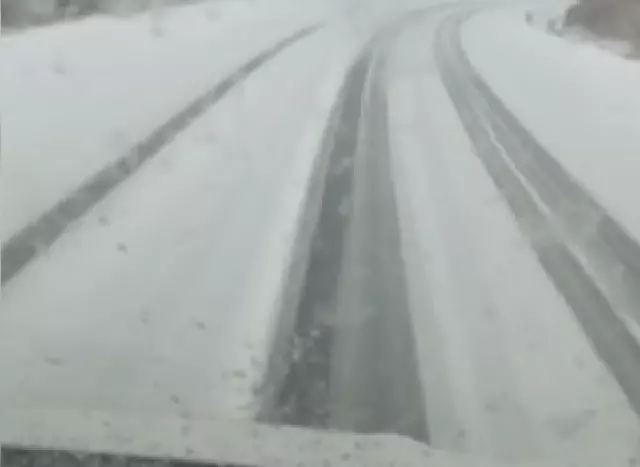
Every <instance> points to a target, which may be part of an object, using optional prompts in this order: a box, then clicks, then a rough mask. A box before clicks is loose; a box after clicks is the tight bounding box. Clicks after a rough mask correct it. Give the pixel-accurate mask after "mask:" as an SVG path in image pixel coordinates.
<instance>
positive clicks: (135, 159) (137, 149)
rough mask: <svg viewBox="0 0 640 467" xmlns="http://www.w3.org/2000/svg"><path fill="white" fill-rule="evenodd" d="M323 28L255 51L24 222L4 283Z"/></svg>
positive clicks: (9, 253)
mask: <svg viewBox="0 0 640 467" xmlns="http://www.w3.org/2000/svg"><path fill="white" fill-rule="evenodd" d="M319 28H320V25H316V26H311V27H307V28H304V29H301V30H299V31H297V32H295V33H294V34H292V35H291V36H288V37H286V38H285V39H283V40H281V41H279V42H277V43H276V44H275V45H274V46H272V47H270V48H269V49H267V50H265V51H263V52H262V53H260V54H259V55H257V56H255V57H254V58H252V59H251V60H249V61H248V62H246V63H245V64H244V65H242V66H241V67H240V68H239V69H238V70H236V71H235V72H234V73H232V74H231V75H229V76H228V77H227V78H225V79H223V80H222V81H221V82H219V83H218V84H217V85H216V86H215V87H213V88H212V89H210V90H209V91H207V92H206V93H205V94H203V95H201V96H200V97H198V98H197V99H195V100H194V101H192V102H191V103H189V104H188V105H187V106H186V107H184V108H183V109H182V110H181V111H180V112H178V113H177V114H175V115H174V116H172V117H171V118H169V120H167V121H166V122H164V123H163V124H162V125H160V126H159V127H158V128H156V129H155V130H154V131H153V132H152V133H151V134H150V135H148V136H147V137H146V138H145V139H144V140H142V141H140V142H139V143H137V144H136V145H135V146H134V147H133V148H132V149H131V150H130V151H129V152H128V153H127V154H125V155H123V156H122V157H121V158H119V159H118V160H116V161H115V162H113V163H112V164H110V165H108V166H106V167H105V168H103V169H102V170H100V171H99V172H98V173H96V174H95V175H93V176H92V177H91V178H89V179H88V180H87V181H85V182H84V183H83V184H82V185H80V186H79V187H78V188H77V189H76V190H74V191H73V192H72V193H70V194H69V195H68V196H67V197H65V198H64V199H62V200H61V201H59V202H58V203H57V204H56V205H55V206H53V207H52V208H51V209H49V210H48V211H47V212H46V213H44V214H43V215H42V216H40V217H39V218H38V219H37V220H36V221H34V222H33V223H31V224H29V225H27V226H26V227H24V228H23V229H22V230H21V231H19V232H18V233H17V234H15V235H14V236H12V237H11V238H10V239H9V240H8V241H7V242H5V243H4V244H3V245H2V258H1V262H2V265H1V268H0V269H1V276H2V279H1V281H2V284H3V285H4V284H6V283H7V282H8V281H10V280H11V279H12V278H13V277H15V276H16V275H17V274H18V273H19V272H20V271H21V270H22V269H23V268H24V267H25V266H26V265H27V264H28V263H29V262H30V261H32V260H33V259H34V258H36V257H37V256H39V255H40V254H41V253H42V252H44V251H46V250H47V249H48V248H49V247H51V245H53V244H54V243H55V242H56V240H57V239H58V238H60V236H61V235H62V234H63V233H64V231H65V230H66V229H67V228H68V227H69V225H70V224H71V223H73V222H75V221H77V220H78V219H80V218H81V217H82V216H84V215H85V214H86V213H87V212H88V211H89V210H90V209H91V208H92V207H94V206H95V205H96V204H97V203H98V202H99V201H100V200H102V199H103V198H104V197H105V196H106V195H107V194H108V193H109V192H110V191H111V190H113V189H114V188H116V187H117V186H118V185H120V184H121V183H122V182H124V181H125V180H127V179H128V178H129V177H130V176H131V175H133V174H134V173H135V172H136V171H137V170H138V169H139V168H140V167H141V166H142V165H143V164H144V163H145V162H147V161H148V160H150V159H151V158H152V157H153V156H155V155H156V154H157V153H158V152H159V151H160V150H161V149H162V148H163V147H164V146H166V145H167V144H168V143H169V142H171V140H173V139H174V138H175V137H176V136H177V135H178V134H179V133H180V132H182V131H184V130H185V129H186V128H187V127H188V126H189V125H190V124H191V123H192V122H193V121H194V120H195V119H197V118H198V117H200V116H201V115H202V114H203V113H204V112H206V111H207V110H209V109H210V108H211V107H212V106H214V105H215V104H216V103H217V102H219V101H220V100H221V99H222V98H224V97H225V96H226V95H227V94H228V93H229V91H231V89H233V87H234V86H237V85H238V84H240V83H242V82H243V81H244V80H246V79H247V78H248V77H249V76H250V75H251V74H252V73H253V72H254V71H256V70H257V69H258V68H259V67H261V66H262V65H264V64H266V63H267V62H268V61H270V60H272V59H273V58H275V57H276V56H277V55H278V54H279V53H281V52H282V51H284V50H285V49H286V48H288V47H290V46H292V45H293V44H295V43H296V42H298V41H299V40H301V39H303V38H304V37H307V36H309V35H310V34H312V33H313V32H315V31H316V30H318V29H319Z"/></svg>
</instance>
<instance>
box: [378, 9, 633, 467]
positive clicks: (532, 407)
mask: <svg viewBox="0 0 640 467" xmlns="http://www.w3.org/2000/svg"><path fill="white" fill-rule="evenodd" d="M523 24H524V23H523V22H522V21H520V22H519V23H518V26H517V28H523V27H526V26H523ZM514 29H516V26H514ZM425 30H426V31H428V30H429V29H427V28H425V26H424V25H423V24H422V23H421V24H420V25H419V28H416V29H413V30H410V31H407V32H406V33H405V34H404V35H403V37H402V39H401V41H400V42H399V43H398V46H397V48H396V49H394V52H395V57H394V60H392V61H391V69H390V78H389V79H390V84H389V100H390V112H391V129H390V131H391V137H392V152H393V154H394V161H395V165H394V175H395V177H396V180H397V183H396V186H397V187H398V191H399V196H400V199H399V206H400V214H399V215H400V219H401V227H402V232H403V235H404V245H405V248H406V251H405V258H407V261H408V278H409V288H410V292H411V297H412V303H413V311H414V323H415V329H416V338H417V340H418V347H419V361H420V364H421V365H422V367H421V369H422V377H423V381H424V385H425V389H424V393H425V398H426V399H427V407H429V409H430V411H429V417H428V421H429V430H430V436H431V442H432V444H433V445H434V446H435V447H438V448H443V449H448V450H464V451H469V452H475V453H482V454H484V455H489V456H490V457H496V458H503V459H508V460H512V461H525V460H532V459H539V460H545V461H547V462H549V463H552V462H553V461H560V460H569V459H572V460H574V461H576V460H579V462H578V464H577V465H587V463H588V462H593V463H594V464H593V465H616V464H615V463H616V462H620V461H624V462H626V461H627V459H628V458H631V457H632V456H634V455H635V454H637V453H636V449H637V439H638V435H640V426H639V424H638V420H637V418H636V415H635V413H634V411H633V409H632V408H631V407H630V405H629V403H628V402H627V400H626V398H625V396H624V394H623V393H622V391H621V390H620V388H619V387H618V385H617V383H616V381H615V380H614V379H613V377H612V376H611V375H610V374H609V372H608V370H607V369H606V368H605V366H604V365H603V364H602V362H601V361H600V360H599V358H598V357H597V356H596V355H595V354H594V352H593V350H592V348H591V346H590V344H589V342H588V340H587V338H586V336H585V335H584V333H583V331H582V329H581V328H580V326H579V324H578V323H577V321H576V320H575V317H574V315H573V313H572V312H571V310H569V309H568V308H567V306H566V304H565V302H564V300H563V299H562V297H561V296H560V295H559V294H558V292H557V291H556V289H555V288H554V287H553V285H552V284H551V283H550V281H549V279H548V278H547V276H546V274H545V272H544V270H543V269H542V268H541V266H540V264H539V263H538V260H537V258H536V256H535V254H534V252H533V250H532V249H531V247H530V245H529V243H528V241H527V240H526V239H525V238H524V237H523V235H522V234H521V233H520V231H519V230H518V228H517V225H516V223H515V221H514V219H513V216H512V214H511V212H510V211H509V208H508V207H507V205H506V203H505V201H504V200H503V199H502V196H501V194H500V193H499V192H498V191H497V189H496V188H495V186H494V185H493V183H492V181H491V179H490V178H489V176H488V174H487V173H486V170H485V168H484V166H483V165H482V164H481V162H480V160H479V159H478V158H477V156H476V155H475V154H474V150H473V149H472V147H471V146H470V143H469V141H468V139H467V137H466V136H465V132H464V129H463V128H462V125H461V123H460V121H459V119H458V116H457V115H456V113H455V111H454V109H453V107H452V105H451V103H450V101H449V100H448V98H447V96H446V93H445V90H444V88H443V86H442V83H441V82H440V80H439V76H438V73H437V69H436V64H435V63H434V61H433V60H432V58H431V57H430V56H429V55H427V54H424V53H423V52H422V51H423V50H424V47H425V46H428V45H429V44H431V36H430V34H428V33H425ZM498 31H500V30H499V29H498ZM492 34H493V35H489V34H484V35H482V36H481V35H480V34H477V37H476V36H474V38H473V39H474V40H475V41H476V42H473V49H474V50H476V49H479V48H481V45H477V44H485V43H486V42H487V41H489V40H491V44H492V47H494V48H490V47H489V46H488V45H487V49H486V50H487V52H486V53H485V55H487V56H488V55H489V53H488V51H492V53H495V59H494V61H493V62H492V63H491V65H492V66H495V67H496V68H495V69H494V68H492V67H490V66H489V65H486V66H485V67H483V69H482V70H483V71H485V70H486V71H487V72H491V77H494V76H498V77H501V78H502V82H504V81H507V80H511V79H515V80H517V78H522V77H523V76H527V77H528V80H527V81H526V83H527V84H530V85H533V84H534V83H537V82H538V81H537V79H538V76H539V75H540V74H541V75H542V82H543V83H544V77H545V75H544V72H543V73H538V72H537V71H534V70H532V69H531V68H526V67H525V63H527V62H526V61H525V59H522V60H520V61H519V62H515V57H512V56H506V57H505V58H504V60H505V63H509V67H507V66H506V65H505V64H503V63H502V61H499V60H502V57H503V55H502V54H501V52H502V50H504V49H507V50H511V42H512V41H510V40H509V41H506V40H505V39H504V37H501V36H499V35H498V34H497V33H495V32H494V33H492ZM533 34H536V33H533ZM494 37H495V39H494ZM489 38H491V39H489ZM494 42H495V45H494ZM513 42H515V41H513ZM468 43H472V41H471V40H468ZM415 44H419V45H418V46H416V45H415ZM425 44H426V45H425ZM498 44H500V48H498ZM513 49H514V50H520V48H519V47H518V46H516V45H513ZM483 50H484V49H483ZM520 53H522V51H520ZM491 57H493V56H491ZM511 65H513V71H512V70H511ZM527 73H530V75H527ZM520 74H521V75H522V76H520ZM514 76H515V78H513V77H514ZM547 91H549V92H551V91H550V90H549V89H547ZM550 95H551V96H552V98H555V97H556V94H550ZM514 96H517V97H521V96H523V97H522V98H523V99H525V98H526V99H527V105H534V103H536V99H537V104H536V105H537V107H534V108H539V107H540V106H541V105H542V102H544V103H547V100H544V99H542V97H545V99H546V94H542V93H538V94H536V95H535V97H534V96H532V95H531V93H526V92H523V91H522V90H519V91H518V92H517V93H516V92H515V91H514V92H513V93H512V94H511V95H509V96H508V97H509V98H514ZM507 102H510V101H507ZM553 104H554V103H553V102H552V103H551V104H550V105H553ZM574 105H575V103H574ZM523 108H526V107H524V104H523ZM575 108H576V109H577V108H579V107H575ZM546 115H547V117H546V118H545V119H540V120H541V121H550V120H552V121H553V122H554V123H555V125H556V127H557V126H558V125H559V124H562V125H564V124H565V122H566V119H557V118H554V119H550V118H548V114H546ZM525 122H527V120H525ZM560 134H563V133H561V132H560ZM573 136H574V137H575V136H576V135H573ZM566 140H567V141H569V140H570V138H566ZM636 147H640V146H636ZM598 462H600V464H598Z"/></svg>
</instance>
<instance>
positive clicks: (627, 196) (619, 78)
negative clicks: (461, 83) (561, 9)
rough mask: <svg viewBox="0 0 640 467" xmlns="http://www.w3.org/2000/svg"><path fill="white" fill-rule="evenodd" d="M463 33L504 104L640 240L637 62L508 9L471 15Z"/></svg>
mask: <svg viewBox="0 0 640 467" xmlns="http://www.w3.org/2000/svg"><path fill="white" fill-rule="evenodd" d="M463 40H464V45H465V47H466V49H467V51H468V53H469V56H470V59H471V61H472V63H473V64H474V66H475V67H476V68H477V70H478V71H479V72H480V73H481V75H482V76H483V77H484V78H485V79H486V81H487V83H488V84H489V85H490V86H491V87H492V89H493V90H494V91H495V92H496V93H497V94H498V95H499V96H500V98H501V99H502V101H503V102H504V103H505V105H506V106H507V107H508V108H509V109H510V110H511V111H512V112H513V113H514V114H515V115H516V117H518V118H519V119H520V120H521V122H522V123H523V124H524V125H525V126H526V127H527V128H528V129H529V130H530V131H531V132H532V134H533V135H534V136H535V137H536V138H537V139H538V141H539V142H540V143H541V144H542V145H543V146H545V147H546V149H547V150H548V151H549V152H550V153H551V154H552V155H553V156H555V157H556V158H557V159H558V161H559V162H560V163H561V164H562V165H563V166H564V167H565V168H566V169H567V171H568V172H569V173H570V174H571V175H572V176H573V177H574V178H575V179H577V180H578V182H579V183H580V184H582V185H583V186H584V187H585V188H586V189H587V190H588V191H589V192H591V194H592V195H593V196H594V197H595V199H597V200H598V201H599V202H600V204H601V205H602V206H603V207H604V208H605V209H606V210H607V211H608V212H609V213H610V214H612V216H613V217H614V218H616V219H617V220H618V221H619V222H620V223H621V224H622V225H623V227H624V228H626V229H627V230H628V231H629V233H630V234H631V235H632V236H633V237H635V239H636V240H640V210H638V203H637V200H638V196H639V192H638V180H637V179H638V177H637V174H638V173H640V151H639V149H640V132H639V131H638V122H640V93H639V92H638V83H639V82H640V63H638V62H633V61H628V60H625V59H622V58H620V57H617V56H615V55H613V54H611V53H608V52H606V51H603V50H600V49H598V48H596V47H594V46H592V45H588V44H577V43H574V42H569V41H566V40H564V39H562V38H559V37H555V36H553V35H549V34H545V33H544V32H541V31H538V30H536V29H534V28H528V27H523V25H522V22H521V21H519V19H518V18H515V17H513V16H511V15H506V14H497V13H491V14H483V15H479V16H477V17H476V18H473V19H471V20H470V22H469V23H468V24H467V26H466V27H465V28H464V29H463Z"/></svg>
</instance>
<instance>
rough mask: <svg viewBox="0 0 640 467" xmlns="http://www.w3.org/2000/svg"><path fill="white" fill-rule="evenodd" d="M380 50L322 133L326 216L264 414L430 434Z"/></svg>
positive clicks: (320, 192) (321, 205)
mask: <svg viewBox="0 0 640 467" xmlns="http://www.w3.org/2000/svg"><path fill="white" fill-rule="evenodd" d="M396 28H397V25H395V26H394V27H392V28H389V29H385V32H388V31H390V30H395V29H396ZM384 35H385V36H386V34H384ZM376 46H377V44H376V43H375V41H374V43H373V44H371V45H370V46H368V47H367V48H366V49H365V51H364V52H363V53H362V55H361V56H360V57H359V58H358V59H357V60H356V61H355V63H354V65H352V67H351V69H350V70H349V72H348V74H347V78H346V79H345V83H344V85H343V88H342V90H341V92H340V94H339V97H338V100H337V104H336V107H335V109H334V111H333V114H332V117H331V118H330V121H329V125H328V127H327V129H326V130H325V136H324V141H323V143H322V152H321V154H320V155H319V156H318V159H319V160H320V161H321V162H318V164H317V166H318V167H317V168H318V172H319V173H316V175H315V176H314V181H312V184H311V187H310V189H309V190H310V191H309V195H308V196H307V198H308V199H307V205H308V207H307V212H309V213H314V212H315V213H317V214H315V215H314V214H311V215H314V216H316V217H315V219H314V220H313V221H312V220H310V219H309V218H307V219H306V221H304V222H306V227H305V226H303V227H302V228H301V229H300V230H301V232H302V233H301V234H300V235H302V236H304V235H309V237H310V243H309V244H308V245H307V247H308V253H306V252H305V251H302V252H298V253H299V255H297V256H299V257H300V256H305V255H308V256H307V257H306V258H308V259H305V260H302V261H303V262H304V268H303V267H302V266H301V265H300V264H298V266H297V268H296V271H298V272H299V273H300V276H295V277H292V278H291V280H292V281H293V282H294V284H293V285H292V287H296V288H297V287H298V286H300V289H301V291H300V295H299V296H298V297H297V299H298V301H297V303H296V304H293V309H294V311H292V313H293V314H294V315H295V316H294V317H293V318H292V319H290V320H289V319H284V321H285V322H287V323H288V322H289V321H293V323H292V324H287V325H286V326H284V328H285V330H284V331H282V330H281V331H280V338H279V339H278V338H277V339H276V346H278V343H277V341H279V340H282V341H283V342H284V343H281V345H280V346H279V347H277V348H276V349H275V350H274V352H273V355H272V358H271V363H270V371H269V372H268V373H269V380H268V381H267V382H266V383H265V386H266V387H267V391H266V397H265V401H266V402H265V405H266V406H265V408H264V410H263V414H262V415H261V417H260V418H261V419H263V420H265V421H266V422H268V423H272V424H282V423H285V424H292V425H301V426H312V427H320V428H339V429H344V430H347V431H356V432H369V433H371V432H377V433H399V434H403V435H407V436H411V437H413V438H414V439H417V440H420V441H426V439H427V430H426V412H425V408H424V402H423V401H424V398H423V396H422V387H421V383H420V379H419V376H418V365H417V356H416V351H415V342H414V338H413V328H412V325H411V319H410V312H409V305H408V298H407V289H406V283H405V278H404V264H403V259H402V256H401V245H400V235H399V221H398V217H397V212H396V199H395V190H394V187H393V183H392V180H391V177H390V167H389V160H388V158H389V144H388V140H387V113H386V112H387V109H386V100H385V96H384V94H383V93H382V89H381V88H380V83H379V82H378V80H377V79H375V78H374V77H373V76H375V75H377V73H376V70H377V69H376V67H375V66H374V63H375V60H374V58H373V57H374V51H373V49H374V48H375V47H376ZM322 161H323V162H322ZM314 198H315V199H314ZM309 224H312V227H310V225H309ZM305 232H306V234H305ZM301 240H302V241H303V242H304V239H301ZM305 268H306V269H305ZM363 270H365V271H367V273H366V274H365V275H362V274H360V272H361V271H363ZM298 281H300V282H301V283H299V282H298ZM283 313H284V314H285V315H287V316H288V312H287V310H286V309H285V310H284V312H283ZM281 321H282V320H281ZM287 329H288V330H289V332H287ZM268 389H271V390H272V391H273V392H272V393H271V394H269V392H270V391H269V390H268Z"/></svg>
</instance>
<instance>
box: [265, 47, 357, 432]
mask: <svg viewBox="0 0 640 467" xmlns="http://www.w3.org/2000/svg"><path fill="white" fill-rule="evenodd" d="M369 62H370V52H368V51H367V52H365V53H364V54H363V55H362V56H361V57H360V58H359V59H358V60H357V61H356V62H355V64H354V65H353V67H352V68H351V70H350V71H349V74H348V76H347V78H346V80H345V84H344V87H343V89H342V91H341V95H340V97H339V103H338V105H337V108H336V109H335V110H334V113H333V116H332V117H331V120H330V125H329V127H328V128H327V129H326V132H325V137H324V141H323V144H322V146H323V153H322V154H320V156H319V157H320V158H326V159H327V167H326V169H325V170H326V174H325V175H324V177H323V178H324V184H323V188H322V192H321V194H320V196H321V201H320V206H321V208H320V212H319V217H318V219H317V223H316V226H315V229H314V231H313V233H312V239H311V244H310V253H309V259H308V263H307V265H306V271H305V272H304V273H303V274H304V279H303V280H304V283H303V284H302V293H301V296H300V299H299V302H298V304H297V307H296V308H297V311H296V317H295V328H294V330H293V339H292V341H290V349H289V355H288V357H287V358H286V359H287V360H290V363H289V367H288V368H287V370H286V375H285V377H284V381H283V382H282V385H281V387H280V388H279V390H278V394H277V395H276V400H275V407H274V408H273V409H272V410H271V412H272V413H271V414H270V416H268V418H271V419H275V420H277V421H278V422H284V423H290V424H294V425H303V426H317V427H325V426H327V424H328V422H329V415H330V413H329V407H330V389H329V380H330V367H331V349H332V347H333V344H334V328H333V326H331V320H333V319H334V318H335V314H336V313H337V300H338V289H339V279H340V272H341V267H342V257H343V251H344V245H345V238H346V235H347V230H348V227H349V222H348V221H349V218H348V216H344V215H342V210H341V206H345V205H347V204H348V202H349V198H350V196H351V193H352V191H353V181H354V166H355V164H354V159H355V156H356V150H357V145H358V137H359V133H360V121H361V117H362V103H363V92H364V85H365V80H366V78H367V75H368V70H369Z"/></svg>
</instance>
